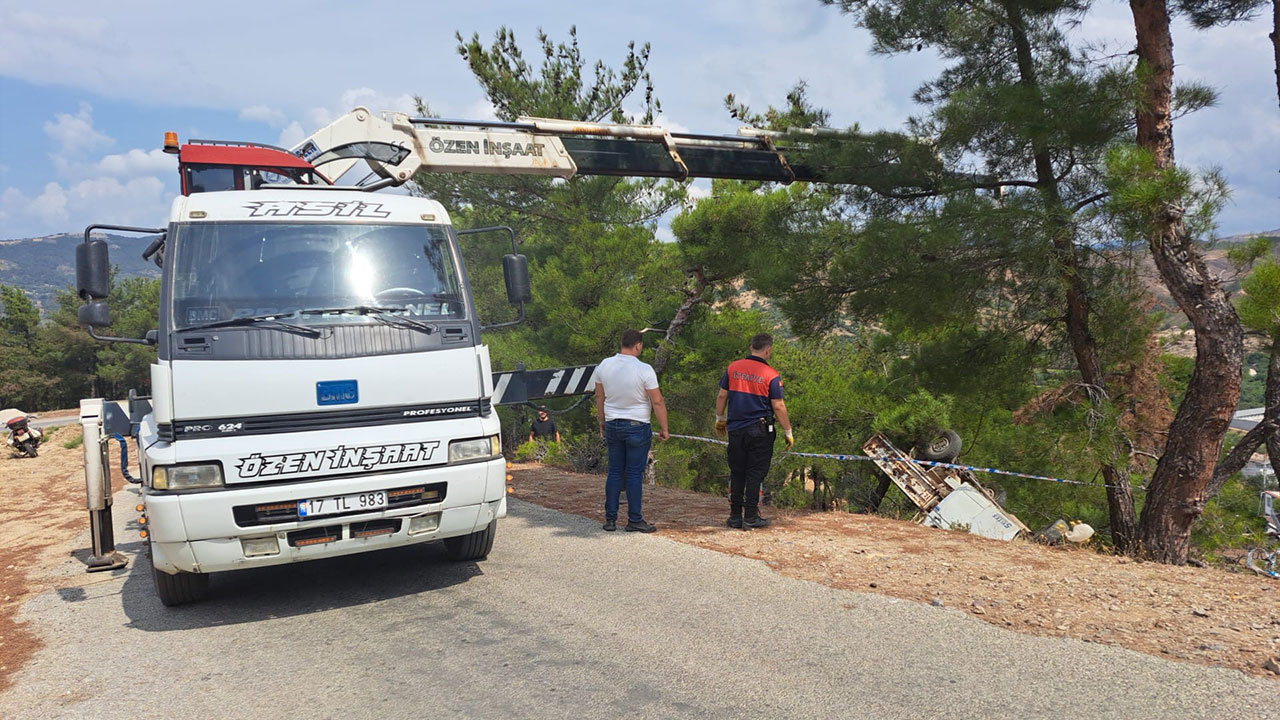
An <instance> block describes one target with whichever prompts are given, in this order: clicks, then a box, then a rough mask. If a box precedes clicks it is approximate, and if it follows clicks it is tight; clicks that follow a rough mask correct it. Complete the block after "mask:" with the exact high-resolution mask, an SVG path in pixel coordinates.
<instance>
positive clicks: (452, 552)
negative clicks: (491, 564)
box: [444, 520, 498, 560]
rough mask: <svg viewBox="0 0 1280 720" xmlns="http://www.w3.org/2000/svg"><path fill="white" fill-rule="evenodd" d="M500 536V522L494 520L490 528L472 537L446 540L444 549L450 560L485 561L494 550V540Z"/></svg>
mask: <svg viewBox="0 0 1280 720" xmlns="http://www.w3.org/2000/svg"><path fill="white" fill-rule="evenodd" d="M497 534H498V521H497V520H493V521H492V522H490V523H489V527H486V528H485V529H483V530H478V531H476V532H473V533H471V534H470V535H459V536H458V537H451V538H445V539H444V549H445V552H447V553H448V555H449V559H450V560H483V559H485V557H487V556H488V555H489V551H490V550H492V549H493V538H494V536H495V535H497Z"/></svg>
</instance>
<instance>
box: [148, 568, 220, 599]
mask: <svg viewBox="0 0 1280 720" xmlns="http://www.w3.org/2000/svg"><path fill="white" fill-rule="evenodd" d="M151 577H152V578H153V579H154V580H155V584H156V595H158V596H159V597H160V602H161V603H163V604H164V606H165V607H174V606H175V605H186V604H187V603H194V602H200V601H201V600H203V599H205V597H207V596H208V595H209V575H208V573H190V572H179V573H178V574H177V575H170V574H169V573H167V572H164V571H162V570H157V569H156V566H155V565H154V564H153V565H152V566H151Z"/></svg>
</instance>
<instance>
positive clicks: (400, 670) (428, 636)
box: [0, 490, 1280, 720]
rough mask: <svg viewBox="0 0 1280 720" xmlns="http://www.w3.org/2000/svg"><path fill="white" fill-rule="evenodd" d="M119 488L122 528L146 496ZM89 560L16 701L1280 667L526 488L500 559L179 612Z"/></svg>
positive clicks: (541, 712) (777, 688) (975, 701)
mask: <svg viewBox="0 0 1280 720" xmlns="http://www.w3.org/2000/svg"><path fill="white" fill-rule="evenodd" d="M129 492H130V491H129V490H126V491H124V492H122V493H121V495H120V496H118V498H117V504H116V507H117V510H118V515H119V519H118V523H120V524H119V525H118V527H121V526H123V523H124V520H125V519H126V518H125V517H124V515H125V513H124V509H126V508H131V507H132V505H133V504H134V503H133V500H132V496H131V495H129V494H128V493H129ZM120 534H121V536H122V537H123V538H124V539H132V542H126V543H124V544H123V546H122V549H123V550H125V551H126V552H128V553H129V554H130V555H132V556H133V562H132V563H131V566H130V568H129V569H127V570H125V571H121V572H120V573H118V574H117V575H116V576H110V575H86V574H84V573H83V570H82V566H80V564H79V562H78V561H77V560H75V559H73V558H70V557H68V558H67V560H66V561H65V563H64V564H63V566H61V567H59V568H57V569H56V571H57V572H59V573H62V575H61V576H60V577H59V582H60V585H59V587H58V589H57V590H56V591H51V592H48V593H46V594H44V595H41V596H39V597H36V598H34V599H32V600H31V601H30V602H29V603H28V604H27V606H26V607H25V608H24V610H23V619H26V620H30V621H32V622H33V624H34V627H35V628H36V630H37V631H38V632H39V633H40V634H41V635H42V636H43V637H44V639H45V641H46V647H45V648H44V649H43V650H42V651H41V652H40V654H39V655H38V656H37V657H36V659H35V660H34V661H33V662H32V664H30V665H29V666H28V667H27V668H26V669H25V670H24V671H23V672H22V673H21V674H20V675H18V676H17V678H16V680H17V682H16V684H15V685H14V687H13V688H11V689H10V690H9V691H8V692H6V693H5V694H4V695H0V717H4V718H46V717H47V718H53V717H57V718H79V717H85V718H89V717H92V718H109V717H120V718H126V717H127V718H138V717H165V718H170V717H176V718H184V717H185V718H204V717H246V718H248V717H264V716H267V717H301V716H306V717H310V718H366V717H367V718H400V717H428V718H453V717H468V718H491V717H492V718H535V717H546V718H583V717H610V716H620V715H627V716H635V717H645V718H658V717H697V718H738V717H767V718H810V717H812V718H832V717H852V718H857V717H874V718H899V717H901V718H934V717H937V718H966V717H972V718H1002V717H1021V718H1041V717H1055V718H1061V717H1070V718H1073V720H1077V719H1080V718H1094V717H1114V718H1147V717H1150V718H1160V719H1161V720H1168V719H1170V718H1196V717H1204V718H1226V717H1229V718H1257V717H1280V695H1278V690H1280V683H1277V682H1273V681H1268V680H1260V679H1256V678H1249V677H1246V676H1244V675H1241V674H1239V673H1237V672H1234V671H1228V670H1220V669H1213V668H1206V667H1201V666H1198V665H1191V664H1182V663H1173V662H1169V661H1164V660H1160V659H1158V658H1154V657H1150V656H1146V655H1140V654H1137V653H1134V652H1130V651H1127V650H1121V649H1116V648H1111V647H1105V646H1101V645H1091V644H1088V643H1083V642H1076V641H1064V640H1056V639H1049V638H1038V637H1031V636H1026V635H1018V634H1015V633H1011V632H1008V631H1005V630H1001V629H999V628H996V627H994V626H991V625H989V624H986V623H983V622H981V621H979V620H977V619H975V618H972V617H970V616H968V615H965V614H964V613H961V612H959V611H956V610H950V609H946V608H935V607H930V606H927V605H921V604H917V603H910V602H906V601H901V600H895V599H891V598H886V597H882V596H878V595H865V594H861V593H853V592H847V591H840V590H833V589H830V588H827V587H825V586H821V585H816V584H812V583H807V582H803V581H799V580H793V579H788V578H785V577H781V576H779V575H776V574H775V573H773V572H772V571H770V570H769V569H768V568H767V567H765V566H764V565H763V564H761V563H759V562H755V561H751V560H746V559H743V558H738V557H732V556H727V555H723V554H720V553H716V552H712V551H708V550H702V549H698V548H694V547H691V546H688V545H683V544H680V543H676V542H673V541H670V540H666V539H663V538H661V537H658V536H643V535H639V534H629V533H622V532H618V533H614V534H606V533H603V532H601V531H600V529H599V527H598V525H596V523H594V522H590V521H587V520H584V519H582V518H578V517H576V516H570V515H565V514H561V513H558V512H554V511H550V510H546V509H543V508H540V507H537V506H534V505H529V504H526V503H521V502H518V501H516V502H513V503H512V516H511V517H510V518H508V519H507V520H505V521H503V522H502V523H501V524H500V528H499V532H498V539H497V545H496V546H495V549H494V551H493V553H492V555H490V557H489V559H488V560H487V561H485V562H482V563H479V564H470V563H466V564H452V563H449V562H447V561H446V560H445V559H444V558H443V556H442V553H441V551H440V549H439V548H437V547H436V546H420V547H416V548H405V549H402V550H397V551H388V552H384V553H379V554H372V555H367V556H356V557H350V558H341V559H336V560H330V561H321V562H313V563H306V564H301V565H297V566H292V567H281V568H265V569H260V570H252V571H240V572H236V573H228V574H225V575H221V576H215V578H214V580H213V587H212V597H211V598H210V600H209V601H207V602H206V603H204V604H201V605H197V606H192V607H187V608H179V609H165V608H164V607H162V606H161V605H160V603H159V602H158V601H157V600H156V599H155V597H154V595H153V594H152V588H151V579H150V576H149V568H148V566H147V563H146V560H145V558H139V557H138V556H137V553H138V551H139V550H140V544H139V543H138V542H137V539H136V538H137V536H136V532H135V529H134V528H129V529H126V530H124V531H122V532H121V533H120Z"/></svg>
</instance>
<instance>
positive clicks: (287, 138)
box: [276, 120, 308, 148]
mask: <svg viewBox="0 0 1280 720" xmlns="http://www.w3.org/2000/svg"><path fill="white" fill-rule="evenodd" d="M307 135H308V133H307V131H306V130H303V129H302V126H301V125H299V124H298V121H297V120H294V121H293V122H291V123H289V124H288V126H286V127H285V128H284V129H283V130H281V131H280V137H279V138H277V139H276V144H277V145H279V146H280V147H284V148H291V147H293V146H294V145H297V144H298V143H300V142H302V141H303V139H305V138H306V137H307Z"/></svg>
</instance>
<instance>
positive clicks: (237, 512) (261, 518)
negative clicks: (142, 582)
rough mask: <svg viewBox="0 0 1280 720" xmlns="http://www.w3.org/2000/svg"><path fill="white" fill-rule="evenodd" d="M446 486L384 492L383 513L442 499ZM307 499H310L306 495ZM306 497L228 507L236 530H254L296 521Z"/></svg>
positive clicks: (337, 515) (413, 487) (410, 487)
mask: <svg viewBox="0 0 1280 720" xmlns="http://www.w3.org/2000/svg"><path fill="white" fill-rule="evenodd" d="M448 485H449V484H448V483H443V482H439V483H431V484H429V485H411V486H408V487H402V488H395V489H394V490H388V491H387V507H386V509H387V510H395V509H397V508H405V507H414V506H416V505H430V504H433V503H438V502H441V501H443V500H444V496H445V490H446V489H447V488H448ZM308 497H310V496H308ZM305 499H306V498H297V499H294V500H282V501H280V502H272V503H262V504H258V505H239V506H237V507H234V508H232V510H231V512H232V514H233V515H234V517H235V521H236V525H239V526H240V527H255V526H258V525H271V524H274V523H282V522H295V521H297V520H298V519H299V518H298V502H299V501H300V500H305ZM365 512H369V511H368V510H355V511H352V512H347V513H337V514H334V515H325V516H324V518H325V519H326V520H327V519H329V518H339V517H346V516H349V515H359V514H360V513H365Z"/></svg>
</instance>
